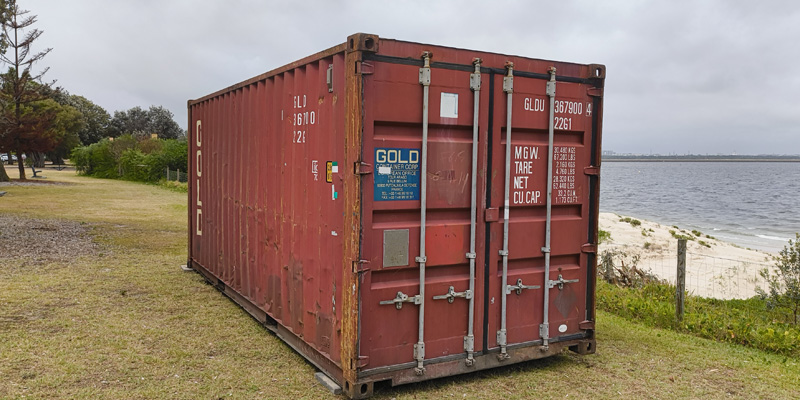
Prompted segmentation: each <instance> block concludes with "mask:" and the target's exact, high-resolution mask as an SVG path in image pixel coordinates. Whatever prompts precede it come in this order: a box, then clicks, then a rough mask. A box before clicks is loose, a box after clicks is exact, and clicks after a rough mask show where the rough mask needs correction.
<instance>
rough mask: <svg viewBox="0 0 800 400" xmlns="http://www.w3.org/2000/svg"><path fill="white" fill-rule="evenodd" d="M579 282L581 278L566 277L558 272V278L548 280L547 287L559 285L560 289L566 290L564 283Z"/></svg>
mask: <svg viewBox="0 0 800 400" xmlns="http://www.w3.org/2000/svg"><path fill="white" fill-rule="evenodd" d="M577 282H580V279H564V277H563V276H561V274H558V279H556V280H554V281H548V282H547V287H548V288H549V289H552V288H554V287H556V286H558V290H564V284H565V283H577Z"/></svg>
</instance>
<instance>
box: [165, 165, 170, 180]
mask: <svg viewBox="0 0 800 400" xmlns="http://www.w3.org/2000/svg"><path fill="white" fill-rule="evenodd" d="M166 179H167V180H169V167H167V177H166Z"/></svg>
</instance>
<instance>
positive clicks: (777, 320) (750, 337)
mask: <svg viewBox="0 0 800 400" xmlns="http://www.w3.org/2000/svg"><path fill="white" fill-rule="evenodd" d="M597 306H598V308H600V309H602V310H605V311H608V312H611V313H614V314H617V315H619V316H621V317H624V318H628V319H630V320H635V321H639V322H642V323H645V324H647V325H649V326H653V327H658V328H666V329H675V330H677V331H680V332H687V333H691V334H693V335H697V336H700V337H703V338H707V339H713V340H718V341H725V342H731V343H735V344H739V345H745V346H750V347H754V348H757V349H761V350H766V351H770V352H774V353H776V354H780V355H785V356H791V357H800V327H798V326H796V325H793V324H790V323H788V321H787V319H786V313H784V312H782V311H781V310H776V309H770V308H768V307H767V304H766V302H765V301H764V300H762V299H760V298H758V297H754V298H751V299H747V300H718V299H709V298H703V297H696V296H687V297H686V300H685V317H684V320H683V322H682V323H677V322H676V318H675V286H672V285H665V284H658V283H650V284H647V285H644V286H643V287H640V288H620V287H617V286H615V285H612V284H609V283H606V282H605V281H603V280H600V279H599V280H598V286H597Z"/></svg>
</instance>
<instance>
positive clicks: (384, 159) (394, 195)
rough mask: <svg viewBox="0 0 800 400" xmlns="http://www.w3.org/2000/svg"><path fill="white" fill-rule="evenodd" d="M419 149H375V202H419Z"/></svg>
mask: <svg viewBox="0 0 800 400" xmlns="http://www.w3.org/2000/svg"><path fill="white" fill-rule="evenodd" d="M420 154H421V153H420V151H419V149H400V148H376V149H375V190H374V193H375V194H374V200H375V201H391V200H419V175H420V174H419V164H420V157H421V155H420Z"/></svg>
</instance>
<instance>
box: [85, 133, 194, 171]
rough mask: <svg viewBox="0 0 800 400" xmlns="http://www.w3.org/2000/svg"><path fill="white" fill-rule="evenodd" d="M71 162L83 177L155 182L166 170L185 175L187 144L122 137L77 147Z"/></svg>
mask: <svg viewBox="0 0 800 400" xmlns="http://www.w3.org/2000/svg"><path fill="white" fill-rule="evenodd" d="M71 158H72V161H73V162H74V163H75V167H76V169H77V170H78V172H79V173H81V174H84V175H89V176H94V177H98V178H112V179H119V178H122V179H127V180H133V181H140V182H158V181H159V179H162V178H163V176H164V172H165V170H166V169H167V168H169V169H171V170H181V171H184V172H186V171H187V165H188V143H187V142H186V140H175V139H167V140H163V139H152V138H149V137H145V136H142V137H141V138H139V139H137V138H136V137H134V136H132V135H123V136H120V137H118V138H116V139H115V140H113V141H111V140H108V139H106V140H101V141H99V142H97V143H94V144H91V145H89V146H83V147H78V148H76V149H74V150H73V151H72V156H71Z"/></svg>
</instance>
